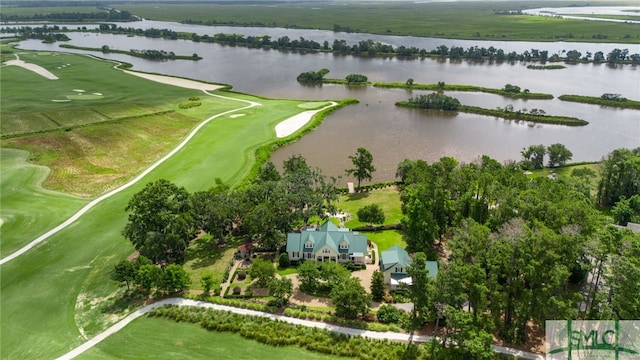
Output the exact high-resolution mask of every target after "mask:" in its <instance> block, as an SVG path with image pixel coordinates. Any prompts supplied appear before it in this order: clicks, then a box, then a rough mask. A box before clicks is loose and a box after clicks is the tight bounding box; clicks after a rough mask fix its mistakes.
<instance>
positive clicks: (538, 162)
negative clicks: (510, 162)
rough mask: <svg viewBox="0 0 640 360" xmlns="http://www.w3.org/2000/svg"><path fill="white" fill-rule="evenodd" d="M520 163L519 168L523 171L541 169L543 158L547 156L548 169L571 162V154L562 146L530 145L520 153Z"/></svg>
mask: <svg viewBox="0 0 640 360" xmlns="http://www.w3.org/2000/svg"><path fill="white" fill-rule="evenodd" d="M520 154H521V155H522V161H521V162H520V166H521V167H522V168H523V169H525V170H532V169H542V168H543V167H544V157H545V155H549V162H548V166H549V167H552V168H554V167H560V166H564V164H566V162H567V161H569V160H571V158H572V157H573V153H572V152H571V151H570V150H569V149H567V148H566V147H565V146H564V145H562V144H551V145H549V146H548V147H545V146H544V145H531V146H529V147H527V148H524V149H522V151H521V152H520Z"/></svg>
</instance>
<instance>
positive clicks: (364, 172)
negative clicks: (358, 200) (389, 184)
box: [345, 147, 376, 189]
mask: <svg viewBox="0 0 640 360" xmlns="http://www.w3.org/2000/svg"><path fill="white" fill-rule="evenodd" d="M349 159H351V162H352V163H353V166H354V167H353V168H351V169H347V170H345V172H346V173H347V175H352V176H353V177H355V178H356V180H358V186H357V188H358V189H360V183H361V182H362V180H369V181H371V179H372V174H373V173H374V172H375V171H376V168H375V166H373V155H371V153H370V152H369V150H367V149H365V148H363V147H359V148H358V149H357V150H356V154H355V155H349Z"/></svg>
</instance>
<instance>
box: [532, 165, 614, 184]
mask: <svg viewBox="0 0 640 360" xmlns="http://www.w3.org/2000/svg"><path fill="white" fill-rule="evenodd" d="M583 168H586V169H591V170H593V172H594V173H595V174H596V178H595V179H594V181H596V182H598V181H600V170H601V168H602V165H601V164H600V163H594V164H579V165H567V166H563V167H560V168H544V169H539V170H533V171H532V173H533V174H532V176H549V175H551V174H553V173H555V174H556V175H557V176H558V177H561V178H568V177H570V176H571V172H572V171H573V170H576V169H583Z"/></svg>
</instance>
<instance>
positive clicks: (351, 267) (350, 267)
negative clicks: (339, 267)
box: [346, 261, 356, 271]
mask: <svg viewBox="0 0 640 360" xmlns="http://www.w3.org/2000/svg"><path fill="white" fill-rule="evenodd" d="M346 268H347V270H349V271H354V270H355V269H356V264H354V263H353V261H349V262H348V263H347V265H346Z"/></svg>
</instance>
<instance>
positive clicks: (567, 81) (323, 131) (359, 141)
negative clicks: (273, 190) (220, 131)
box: [20, 21, 640, 183]
mask: <svg viewBox="0 0 640 360" xmlns="http://www.w3.org/2000/svg"><path fill="white" fill-rule="evenodd" d="M142 24H144V25H145V26H144V27H155V28H172V29H174V30H176V31H192V32H196V33H198V34H210V35H212V34H215V33H242V34H245V35H259V34H263V35H264V34H267V35H270V36H272V37H273V38H278V37H281V36H284V35H286V36H289V37H290V38H292V39H295V38H298V37H300V36H303V37H305V38H306V39H312V40H315V41H318V42H320V43H322V41H324V40H323V39H326V40H327V41H329V42H330V43H332V42H333V39H345V40H347V42H348V43H350V44H351V43H355V42H357V41H359V40H364V39H372V40H374V41H380V42H384V43H389V44H392V45H394V46H399V45H404V46H416V47H420V48H425V49H427V50H430V49H432V48H435V47H437V46H439V45H441V44H445V45H447V46H452V45H455V46H463V47H469V46H474V45H478V46H482V47H489V46H494V47H496V48H502V49H504V50H505V51H519V52H520V51H524V50H527V49H539V50H548V51H549V53H550V54H552V53H554V52H560V51H562V50H571V49H577V50H578V51H582V52H583V53H584V52H586V51H590V52H595V51H599V50H600V51H603V52H605V54H606V53H607V52H608V51H610V50H611V49H613V48H616V47H617V48H620V49H624V48H628V49H629V53H640V45H629V44H583V43H528V42H486V41H477V42H476V41H466V40H446V39H425V38H411V37H396V36H379V35H371V34H345V33H333V32H330V31H319V30H299V29H296V30H293V29H272V28H225V27H213V28H212V27H204V26H197V25H183V24H174V23H166V22H156V21H143V22H138V23H133V24H131V26H132V27H143V26H139V25H142ZM313 34H315V35H313ZM69 36H70V37H71V38H72V40H71V42H70V43H71V44H73V45H77V46H87V47H101V46H102V45H108V46H109V47H111V48H115V49H123V50H129V49H156V50H165V51H173V52H175V53H176V54H179V55H185V54H186V55H191V54H192V53H197V54H198V55H200V56H202V57H203V58H204V59H203V60H201V61H163V62H157V61H149V60H144V59H139V58H133V57H130V56H127V55H120V54H102V53H95V55H97V56H100V57H104V58H111V59H117V60H122V61H126V62H129V63H132V64H133V65H134V69H135V70H141V71H149V72H157V73H164V74H169V75H175V76H184V77H189V78H195V79H201V80H205V81H211V82H218V83H226V84H231V85H233V87H234V89H235V90H237V91H241V92H247V93H252V94H257V95H262V96H266V97H274V98H299V99H342V98H357V99H358V100H360V103H359V104H357V105H352V106H348V107H346V108H343V109H341V110H340V111H338V112H336V113H334V114H332V115H331V116H329V117H327V119H326V120H325V122H324V123H323V124H322V125H321V126H320V127H318V128H317V129H316V131H314V132H312V133H310V134H308V135H307V136H305V137H304V138H303V139H302V140H300V141H298V142H297V143H295V144H292V145H289V146H287V147H285V148H282V149H280V150H278V151H276V152H275V153H274V154H273V157H272V160H273V161H274V162H275V163H277V164H280V163H282V161H283V160H284V159H286V158H288V157H289V156H291V155H293V154H302V155H303V156H304V157H305V158H307V160H308V162H309V163H310V164H312V165H315V166H318V167H320V168H321V169H322V170H323V171H324V172H325V173H326V174H329V175H333V176H339V175H343V174H344V169H346V168H348V167H349V166H350V165H351V164H350V161H349V160H348V155H350V154H353V153H355V150H356V148H358V147H360V146H363V147H365V148H367V149H368V150H369V151H371V153H372V154H373V156H374V164H375V166H376V167H377V171H376V172H375V173H374V181H387V180H393V179H394V174H395V168H396V165H397V163H398V162H399V161H401V160H403V159H404V158H413V159H417V158H420V159H425V160H427V161H435V160H437V159H439V158H440V157H442V156H454V157H456V158H458V159H459V160H461V161H465V162H469V161H473V160H474V159H476V158H477V157H478V156H480V155H483V154H486V155H489V156H491V157H493V158H496V159H498V160H500V161H506V160H518V159H519V158H520V151H521V150H522V148H524V147H527V146H529V145H531V144H544V145H550V144H553V143H562V144H564V145H566V146H567V148H568V149H569V150H571V151H572V152H573V161H597V160H600V159H601V158H602V157H603V156H606V155H607V153H609V152H610V151H612V150H613V149H616V148H620V147H628V148H634V147H638V146H640V111H637V110H622V109H613V108H606V107H600V106H595V105H586V104H575V103H568V102H562V101H560V100H557V99H554V100H528V101H527V100H513V99H506V98H503V97H501V96H496V95H490V94H479V93H448V94H449V95H453V96H455V97H457V98H458V99H460V101H461V102H462V103H463V104H469V105H477V106H482V107H487V108H495V107H504V106H507V105H513V106H514V107H515V108H516V109H522V108H527V109H533V108H538V109H543V110H545V111H546V112H547V113H548V114H553V115H566V116H574V117H578V118H582V119H585V120H587V121H589V122H590V124H589V125H587V126H584V127H566V126H552V125H536V126H530V125H528V124H526V123H515V122H511V121H505V120H502V119H495V118H493V117H487V116H479V115H470V114H462V113H460V114H457V115H456V114H450V113H441V112H427V111H417V110H410V109H405V108H396V107H395V106H394V103H395V102H396V101H398V100H406V99H407V98H409V97H411V96H414V95H416V94H419V93H421V92H418V91H414V92H408V91H405V90H399V89H377V88H373V87H366V88H360V87H357V88H349V87H346V86H340V85H324V86H318V87H309V86H303V85H300V84H298V83H297V82H296V80H295V78H296V76H297V75H298V74H299V73H301V72H303V71H310V70H314V71H315V70H318V69H321V68H327V69H329V70H330V71H331V72H330V73H329V74H328V75H327V77H332V78H344V77H345V76H346V75H348V74H351V73H359V74H364V75H366V76H367V77H368V78H369V80H370V81H373V82H376V81H402V82H404V81H405V80H406V79H408V78H413V79H414V81H415V82H416V83H435V82H438V81H444V82H445V83H449V84H468V85H477V86H485V87H494V88H501V87H503V86H504V85H505V84H507V83H511V84H514V85H518V86H520V87H521V88H523V89H525V88H528V89H530V90H531V91H532V92H542V93H551V94H553V95H554V96H556V97H557V96H559V95H562V94H580V95H590V96H600V95H602V94H603V93H619V94H622V95H623V96H625V97H627V98H630V99H634V100H640V67H637V66H631V65H625V66H617V67H610V66H608V65H606V64H600V65H594V64H578V65H567V68H566V69H561V70H530V69H527V68H526V64H523V63H515V64H508V63H502V64H497V63H489V62H485V63H482V64H479V63H469V62H465V61H463V62H459V63H454V62H450V61H448V60H446V61H438V60H435V59H423V60H400V59H396V58H366V57H353V56H338V55H333V54H327V53H319V54H311V53H308V54H304V53H298V52H280V51H275V50H258V49H247V48H242V47H232V46H223V45H218V44H206V43H194V42H191V41H183V40H174V41H172V40H163V39H151V38H144V37H124V36H122V35H109V34H94V33H70V34H69ZM20 47H21V48H24V49H34V50H52V51H59V50H61V49H60V48H59V47H58V45H57V44H43V43H41V42H39V41H35V40H28V41H23V42H22V43H21V45H20ZM62 50H64V51H68V50H66V49H62ZM71 52H78V51H71ZM346 180H347V179H343V180H341V183H344V182H345V181H346Z"/></svg>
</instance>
